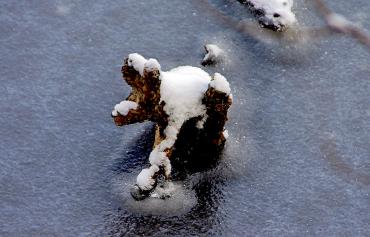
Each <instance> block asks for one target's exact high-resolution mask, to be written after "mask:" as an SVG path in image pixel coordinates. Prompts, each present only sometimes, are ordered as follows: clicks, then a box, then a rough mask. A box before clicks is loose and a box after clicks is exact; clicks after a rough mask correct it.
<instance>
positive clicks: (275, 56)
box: [0, 0, 370, 237]
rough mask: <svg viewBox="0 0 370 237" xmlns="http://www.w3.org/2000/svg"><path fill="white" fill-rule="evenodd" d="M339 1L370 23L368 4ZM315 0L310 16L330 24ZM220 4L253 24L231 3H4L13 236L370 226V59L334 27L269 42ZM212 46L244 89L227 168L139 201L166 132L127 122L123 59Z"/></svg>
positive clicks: (179, 57) (3, 176)
mask: <svg viewBox="0 0 370 237" xmlns="http://www.w3.org/2000/svg"><path fill="white" fill-rule="evenodd" d="M208 2H209V3H211V4H212V6H213V8H211V7H209V6H208V5H207V4H205V3H208ZM326 2H327V3H328V4H330V3H331V4H330V6H331V9H333V10H335V11H336V12H338V13H340V14H342V15H343V16H346V17H347V18H348V19H349V20H351V21H354V22H359V23H360V24H361V25H362V26H363V27H364V28H365V29H367V30H370V21H369V12H370V8H369V1H368V0H338V1H335V2H334V1H326ZM310 3H311V1H304V0H296V1H295V9H294V11H295V13H296V16H297V18H299V22H300V23H302V24H303V25H306V26H320V24H322V25H323V24H324V22H323V21H322V19H319V17H316V15H315V14H314V13H313V12H312V11H311V9H313V7H312V6H311V4H310ZM306 6H307V8H306ZM214 8H216V9H217V10H218V11H220V12H224V13H225V14H228V15H229V16H231V17H235V18H237V19H248V18H249V19H254V18H253V16H252V15H249V12H248V11H245V7H244V6H242V5H241V4H239V3H237V4H235V3H234V1H224V0H207V1H203V0H189V1H180V0H171V1H169V0H153V1H147V0H145V1H144V0H112V1H109V3H107V2H106V1H86V0H82V1H70V0H66V1H57V0H49V1H42V4H41V3H40V4H36V1H14V0H2V1H0V12H1V13H0V23H1V24H0V52H1V56H0V81H1V82H0V95H1V96H0V111H1V113H0V150H1V153H0V210H1V215H0V236H11V237H12V236H17V237H18V236H19V237H23V236H25V237H27V236H153V235H154V236H171V235H172V236H207V235H211V236H245V235H246V233H247V235H250V236H368V235H369V232H370V231H369V230H370V215H369V213H370V177H369V174H370V164H369V157H370V141H369V140H370V139H369V134H370V123H369V121H370V96H369V91H370V66H369V62H370V53H369V52H368V51H367V50H366V49H365V48H364V47H363V46H362V45H359V44H358V43H357V42H356V41H354V40H352V39H350V38H346V37H336V36H335V35H334V36H332V37H330V38H323V39H322V40H321V39H320V40H317V41H315V40H312V39H309V41H306V42H307V43H306V44H295V43H294V42H289V43H284V42H283V43H274V44H272V45H269V44H265V43H263V42H260V41H258V40H255V39H254V38H252V37H250V36H248V35H245V34H241V33H240V32H238V31H237V30H236V29H234V28H232V27H231V26H230V25H225V24H224V22H223V21H222V18H220V17H219V16H218V15H217V14H215V10H214ZM194 13H196V14H194ZM159 32H160V33H159ZM205 42H213V43H216V44H217V45H222V48H223V49H225V50H226V49H227V52H228V56H230V60H231V63H230V64H228V65H226V66H225V67H224V70H222V67H223V66H221V65H219V66H217V65H216V66H215V68H214V70H215V71H219V72H221V73H222V74H223V75H225V76H226V78H227V79H228V81H229V82H230V83H231V84H232V93H233V95H234V101H233V106H232V107H231V108H230V111H229V118H230V119H229V121H228V123H227V127H228V130H229V133H230V137H229V139H228V140H227V142H226V145H225V150H224V151H223V155H222V159H221V161H220V162H221V163H220V164H219V165H217V167H215V168H214V169H212V170H208V171H206V172H199V173H195V174H192V175H191V176H189V177H188V178H186V179H184V180H182V179H180V181H179V183H177V184H178V186H179V187H181V188H183V189H182V190H184V191H183V192H182V193H183V195H180V197H179V199H175V201H174V202H171V201H168V200H167V202H165V201H162V200H158V199H157V200H158V202H156V203H155V204H153V203H152V202H150V201H152V200H150V199H148V200H147V201H148V203H149V204H150V205H149V204H146V203H143V202H141V203H140V202H136V201H132V202H131V203H133V204H132V205H134V206H135V208H131V209H130V208H129V207H128V206H129V205H128V202H129V201H130V200H132V198H131V197H130V193H129V188H130V185H132V184H133V183H135V179H136V175H137V174H138V173H139V172H140V171H141V169H142V167H144V166H145V165H146V164H147V162H148V157H149V153H150V152H151V150H152V145H153V135H154V133H153V130H152V124H150V123H149V124H135V125H131V126H125V127H123V128H122V129H117V128H116V127H115V125H114V124H113V123H112V119H111V117H110V112H111V106H112V105H114V104H115V103H117V102H119V101H121V100H122V98H124V97H125V96H127V95H128V94H129V92H130V87H129V86H127V85H126V83H125V82H124V81H123V80H122V75H121V73H120V70H121V66H122V58H123V57H125V56H126V55H128V54H129V53H131V52H138V53H141V54H143V55H148V57H156V58H158V59H161V60H160V62H161V64H162V66H163V67H165V68H162V70H169V69H170V68H173V67H176V66H178V65H192V66H200V65H199V62H200V61H201V59H202V57H203V55H202V53H201V52H202V47H203V45H204V43H205ZM220 43H222V44H220ZM229 50H230V51H229ZM207 70H208V69H207ZM210 70H211V69H210ZM209 72H210V73H211V74H213V71H209ZM195 158H197V157H195ZM173 169H174V168H173ZM175 177H176V176H175ZM189 190H190V191H189ZM120 192H121V193H120ZM122 193H123V194H126V195H127V196H121V194H122ZM117 194H120V195H117ZM123 194H122V195H123ZM188 194H191V195H188ZM189 196H191V197H192V198H189ZM174 197H176V195H174ZM189 200H190V204H189ZM159 201H160V202H159ZM133 209H134V210H133ZM157 211H158V212H159V211H162V212H159V214H158V212H157ZM167 213H169V214H167Z"/></svg>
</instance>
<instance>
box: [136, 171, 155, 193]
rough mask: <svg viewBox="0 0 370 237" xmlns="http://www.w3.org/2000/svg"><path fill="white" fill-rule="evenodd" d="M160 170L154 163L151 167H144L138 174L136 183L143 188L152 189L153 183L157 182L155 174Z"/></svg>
mask: <svg viewBox="0 0 370 237" xmlns="http://www.w3.org/2000/svg"><path fill="white" fill-rule="evenodd" d="M158 171H159V168H158V166H156V165H152V166H151V167H150V168H147V169H143V170H142V171H141V172H140V174H139V175H138V176H137V179H136V184H137V185H138V186H139V188H140V189H142V190H150V189H152V188H153V185H154V184H155V179H153V176H154V174H155V173H156V172H158Z"/></svg>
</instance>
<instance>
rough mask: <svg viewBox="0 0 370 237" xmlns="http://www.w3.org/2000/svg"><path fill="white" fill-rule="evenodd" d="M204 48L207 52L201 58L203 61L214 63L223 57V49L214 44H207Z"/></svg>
mask: <svg viewBox="0 0 370 237" xmlns="http://www.w3.org/2000/svg"><path fill="white" fill-rule="evenodd" d="M204 48H205V49H206V51H207V54H206V55H205V56H204V58H203V63H208V62H212V63H215V62H218V61H221V60H222V58H223V57H224V51H223V50H222V49H221V48H220V47H218V46H217V45H215V44H207V45H205V46H204Z"/></svg>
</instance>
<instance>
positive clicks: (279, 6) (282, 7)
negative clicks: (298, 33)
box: [249, 0, 297, 26]
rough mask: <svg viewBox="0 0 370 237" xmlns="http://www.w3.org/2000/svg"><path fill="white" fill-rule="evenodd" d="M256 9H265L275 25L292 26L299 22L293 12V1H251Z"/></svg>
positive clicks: (266, 14) (267, 16)
mask: <svg viewBox="0 0 370 237" xmlns="http://www.w3.org/2000/svg"><path fill="white" fill-rule="evenodd" d="M249 2H250V3H252V4H253V5H254V7H255V8H256V9H263V10H264V11H265V16H266V18H267V19H269V20H270V21H272V22H273V23H274V25H279V24H280V25H287V26H289V25H292V24H294V23H295V22H296V21H297V20H296V17H295V14H294V13H293V12H292V7H293V0H249Z"/></svg>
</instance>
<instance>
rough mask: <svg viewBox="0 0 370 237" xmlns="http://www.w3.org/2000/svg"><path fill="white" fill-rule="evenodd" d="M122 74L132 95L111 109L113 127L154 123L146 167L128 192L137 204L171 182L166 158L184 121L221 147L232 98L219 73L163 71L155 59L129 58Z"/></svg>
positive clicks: (186, 68)
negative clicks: (156, 188) (150, 149)
mask: <svg viewBox="0 0 370 237" xmlns="http://www.w3.org/2000/svg"><path fill="white" fill-rule="evenodd" d="M122 74H123V78H124V80H125V81H126V82H127V83H128V85H130V86H131V87H132V91H131V93H130V95H129V96H128V97H127V98H126V100H124V101H122V102H121V103H119V104H117V105H116V106H115V107H114V110H113V111H112V117H113V119H114V122H115V124H116V125H117V126H123V125H127V124H132V123H137V122H144V121H153V122H154V123H156V132H155V141H154V147H153V151H152V152H151V153H150V156H149V161H150V167H149V168H146V169H143V170H142V171H141V172H140V174H139V175H138V177H137V181H136V187H135V189H134V190H133V191H132V192H131V194H132V196H133V197H134V198H135V199H138V200H139V199H143V198H145V197H147V196H148V195H149V194H150V193H151V191H152V190H153V189H154V188H155V187H156V185H157V183H158V180H159V179H164V180H169V179H170V176H171V162H170V159H171V156H172V154H173V150H174V147H175V144H176V141H177V138H178V136H181V134H185V133H180V131H181V129H182V128H183V125H184V124H185V123H186V122H188V121H193V120H195V121H196V127H197V129H199V131H200V132H199V133H197V134H201V135H200V136H202V137H203V139H202V140H205V141H207V142H208V143H210V144H212V145H213V146H214V147H217V148H220V147H222V146H223V145H224V142H225V140H226V138H227V132H226V131H225V130H224V126H225V122H226V121H227V111H228V109H229V107H230V105H231V103H232V96H231V94H230V86H229V83H228V82H227V80H226V79H225V77H223V76H222V75H221V74H219V73H215V75H214V76H213V78H211V77H210V76H209V74H208V73H206V72H205V71H203V70H202V69H200V68H196V67H190V66H183V67H178V68H174V69H172V70H170V71H167V72H165V71H161V66H160V64H159V63H158V61H157V60H155V59H149V60H147V59H145V58H144V57H142V56H141V55H139V54H130V55H129V56H128V58H127V59H126V60H125V62H124V65H123V67H122ZM189 139H196V138H194V137H193V138H189Z"/></svg>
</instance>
